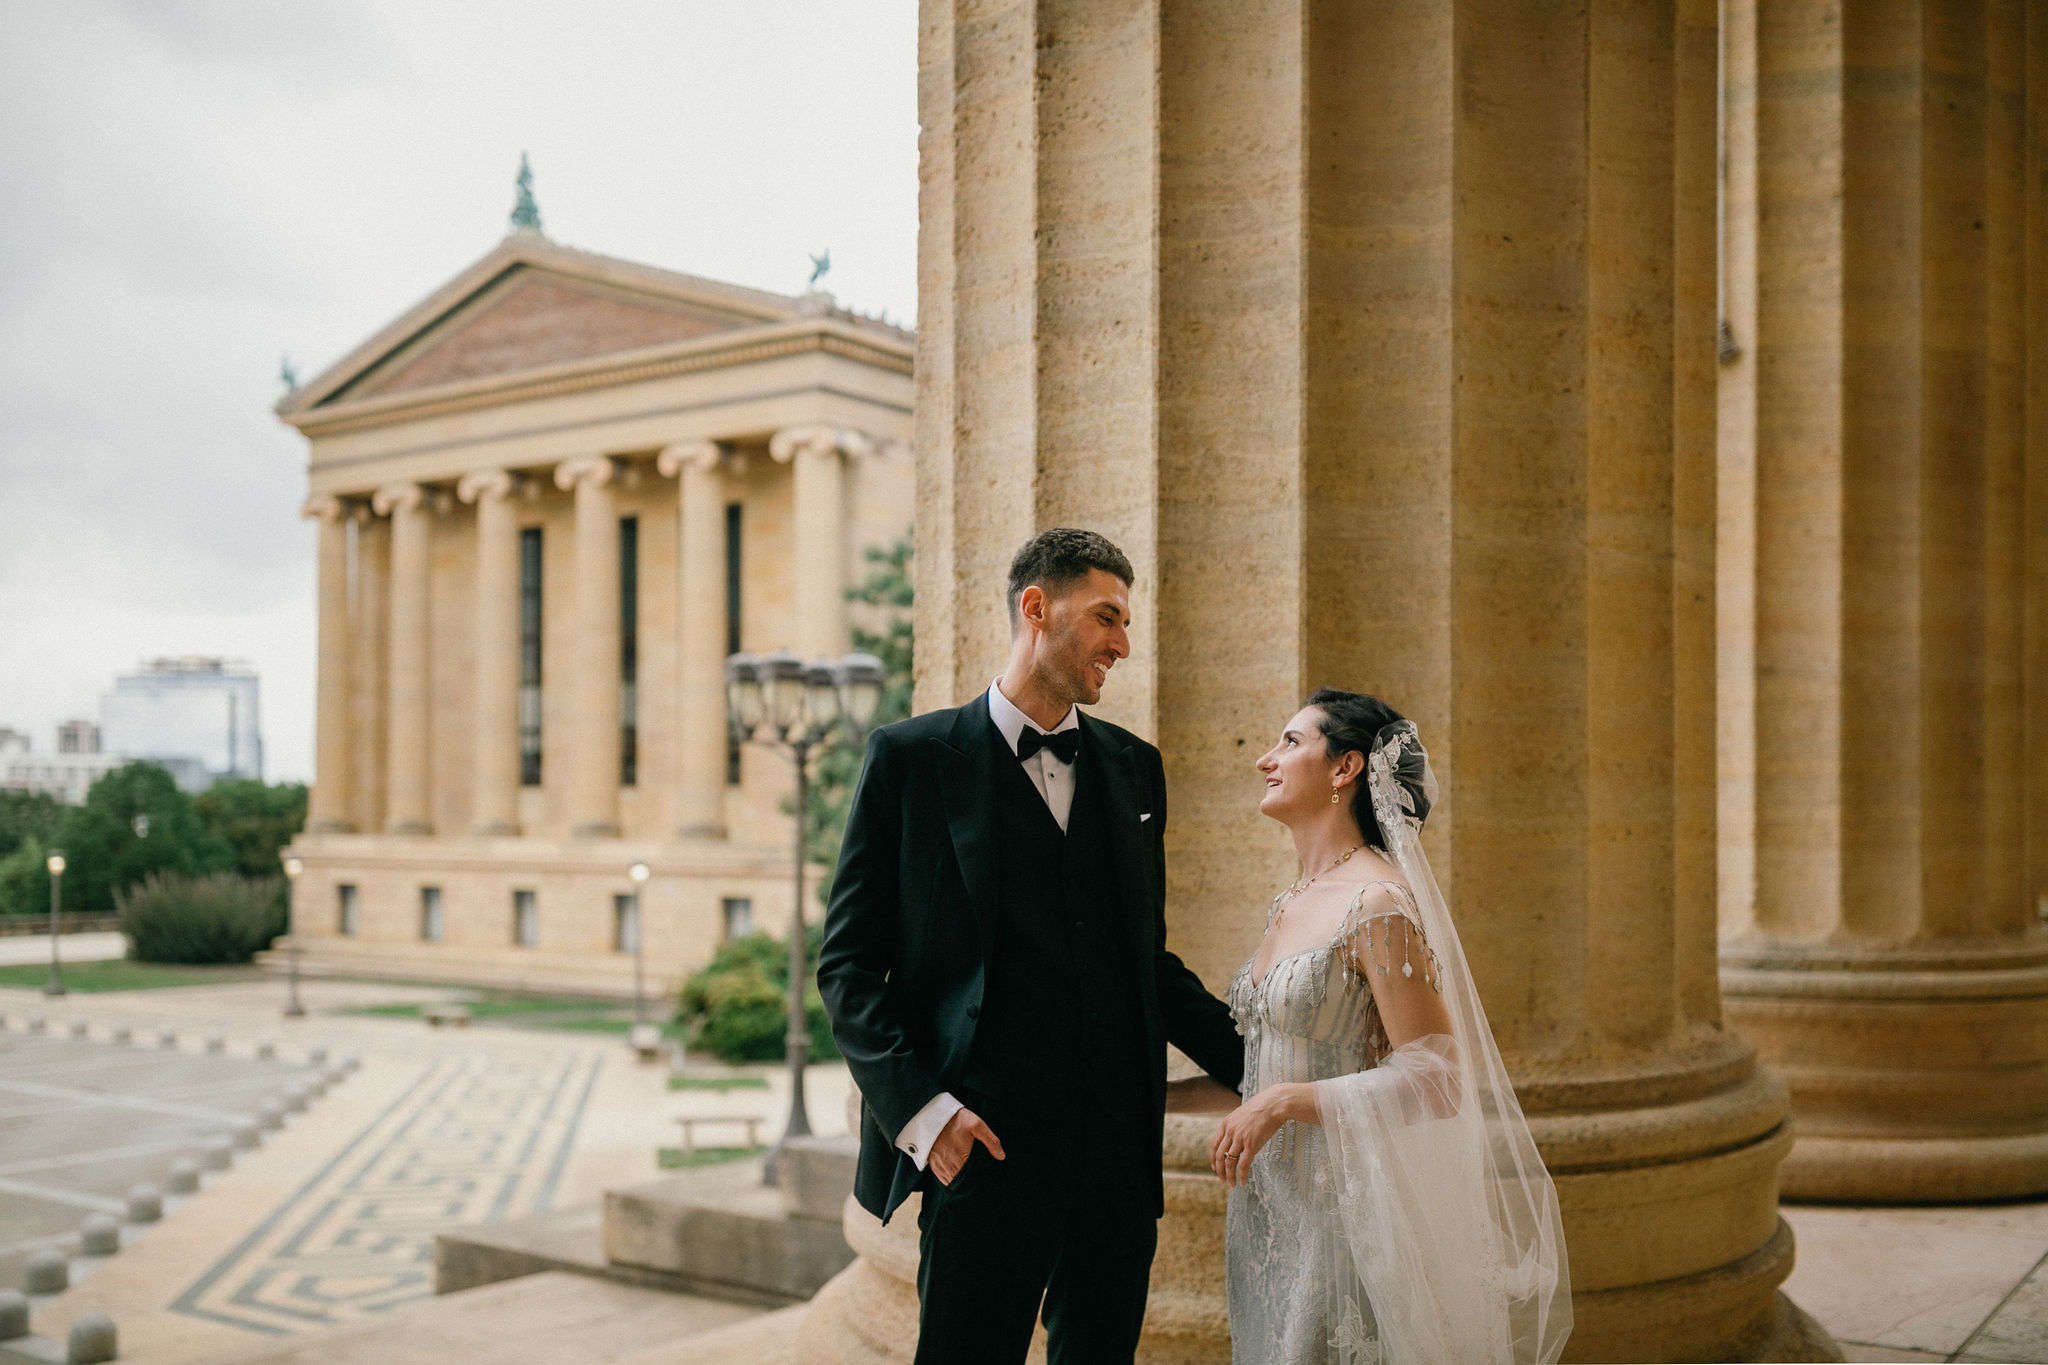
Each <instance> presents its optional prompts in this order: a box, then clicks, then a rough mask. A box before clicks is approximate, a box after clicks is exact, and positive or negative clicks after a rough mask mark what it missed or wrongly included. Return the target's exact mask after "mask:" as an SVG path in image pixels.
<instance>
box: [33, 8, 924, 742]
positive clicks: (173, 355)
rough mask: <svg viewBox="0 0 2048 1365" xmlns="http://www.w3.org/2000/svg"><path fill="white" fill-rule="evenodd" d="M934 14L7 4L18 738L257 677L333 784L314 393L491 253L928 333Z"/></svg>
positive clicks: (280, 736) (282, 720) (278, 734)
mask: <svg viewBox="0 0 2048 1365" xmlns="http://www.w3.org/2000/svg"><path fill="white" fill-rule="evenodd" d="M915 9H916V7H915V3H914V0H872V2H871V3H853V2H851V0H801V2H800V0H778V2H777V3H775V4H741V5H734V4H730V3H711V2H709V0H696V2H694V3H676V2H675V0H665V2H661V3H657V2H656V0H639V2H637V3H606V2H603V0H600V2H599V3H591V4H584V5H578V6H566V5H560V4H547V3H539V2H538V0H494V2H493V3H490V4H481V3H437V4H419V3H417V0H356V3H335V4H323V5H318V6H313V5H294V6H281V5H276V4H273V3H268V2H267V0H170V2H168V3H167V2H166V0H147V2H146V3H145V0H76V2H75V3H65V4H24V5H10V6H0V184H5V185H6V186H7V192H6V193H5V194H4V195H0V725H16V726H22V725H27V726H29V727H31V728H32V729H33V730H34V731H35V732H36V735H37V742H38V744H39V745H47V744H49V743H50V742H51V740H52V736H51V727H53V726H54V725H55V723H56V722H57V721H58V720H60V719H63V718H64V717H66V716H70V715H90V714H92V712H93V710H94V706H95V704H96V701H97V698H98V695H99V693H100V692H101V691H102V690H104V689H105V688H106V687H107V685H108V684H109V682H110V680H111V678H112V677H113V675H114V674H115V673H116V672H119V671H122V670H125V669H127V668H130V667H132V666H133V664H134V663H135V661H136V660H137V659H139V658H142V657H145V656H148V655H153V654H162V653H169V654H185V653H218V654H228V655H234V656H238V657H245V658H248V659H250V660H252V661H253V662H255V663H256V665H257V666H258V668H259V669H260V670H261V672H262V676H263V687H264V696H263V705H264V710H265V741H266V748H267V758H268V760H269V761H268V768H269V774H270V775H271V776H272V777H274V778H275V777H304V776H306V775H308V774H309V773H310V771H311V767H312V705H313V695H312V694H313V619H312V605H313V591H314V585H313V562H312V547H313V537H312V532H311V530H310V528H308V527H306V526H305V525H303V524H301V523H299V522H298V521H297V520H296V512H297V507H298V503H299V498H300V494H301V490H302V488H303V484H304V472H303V471H304V443H303V442H302V441H301V440H300V439H299V438H298V437H297V436H296V435H295V434H294V433H293V432H291V431H290V430H289V429H287V428H284V427H282V426H281V425H280V424H278V423H277V421H276V419H275V418H274V417H272V416H271V414H270V411H269V406H270V404H271V402H272V401H273V400H274V399H275V398H276V396H277V393H278V388H277V383H276V372H277V361H278V357H279V355H280V354H281V353H283V352H287V351H288V352H290V354H291V355H292V356H293V357H294V358H295V360H296V361H297V362H298V365H299V368H300V372H301V374H303V375H311V374H312V373H314V372H315V371H317V370H318V369H319V368H320V367H321V366H323V365H325V364H327V363H328V362H330V361H332V360H333V359H335V358H336V357H338V356H340V355H341V354H343V353H344V352H346V351H347V350H348V349H349V348H350V347H352V346H353V345H355V344H356V343H357V342H358V341H360V340H362V339H363V338H364V337H366V336H368V335H370V334H371V333H372V332H374V331H375V330H376V329H377V328H379V327H381V326H382V325H383V324H384V323H385V322H387V321H389V320H390V319H391V318H392V317H394V316H396V315H397V314H398V313H399V312H401V311H403V310H404V309H405V308H407V307H409V306H410V305H411V304H412V303H414V302H415V301H417V300H418V299H419V298H421V297H422V296H424V295H425V294H427V293H428V292H430V291H431V290H432V289H434V288H435V287H436V286H438V285H439V284H440V283H442V282H443V281H444V280H446V279H447V278H448V277H449V276H451V275H453V274H455V273H456V272H457V271H458V270H460V269H461V268H463V267H464V266H465V265H467V264H468V263H469V262H470V261H471V260H473V259H475V258H476V257H477V256H479V255H481V254H483V253H484V252H485V251H486V250H488V249H489V248H490V247H491V246H492V245H493V244H494V243H495V241H496V240H497V238H498V237H499V236H500V235H501V234H502V232H503V231H504V226H505V214H506V212H507V210H508V209H509V208H510V206H511V199H512V173H513V171H514V169H515V168H516V166H517V164H518V159H519V153H520V152H521V151H522V150H524V151H526V152H528V153H530V154H531V156H532V159H533V165H534V171H535V176H536V181H537V186H536V188H537V191H538V195H539V199H540V204H541V209H542V213H543V215H544V218H545V221H546V226H547V230H548V233H549V235H550V236H552V237H554V238H556V239H557V240H559V241H563V242H566V243H569V244H570V245H574V246H579V247H585V248H588V249H591V250H595V251H602V252H607V253H609V254H613V255H618V256H624V257H628V258H630V259H636V260H644V261H648V262H650V263H653V264H657V265H664V266H669V267H673V268H676V269H681V270H688V271H693V272H696V273H699V274H704V275H710V276H714V277H717V278H723V279H729V280H734V281H737V282H739V283H742V284H750V285H756V286H760V287H763V288H769V289H777V290H782V291H786V292H793V291H795V290H797V289H799V288H800V287H801V286H802V284H803V282H804V278H805V275H806V273H807V272H808V269H809V262H808V259H807V253H809V252H812V251H817V250H820V249H822V248H824V247H826V246H830V247H831V249H832V257H833V264H834V269H833V273H832V276H831V278H830V280H829V281H828V283H829V284H830V285H831V286H832V287H833V288H834V290H835V292H837V293H838V295H839V297H840V298H841V300H842V301H844V302H845V303H847V304H849V305H850V306H853V307H857V308H862V309H865V310H868V311H887V312H888V313H889V314H891V315H892V316H893V317H895V318H896V319H898V320H900V321H908V320H910V319H911V318H913V317H914V315H915V309H916V297H915V281H916V274H915V233H916V221H917V206H916V193H917V178H916V133H917V129H916V108H915V104H916V101H915V60H916V54H915V45H916V13H915Z"/></svg>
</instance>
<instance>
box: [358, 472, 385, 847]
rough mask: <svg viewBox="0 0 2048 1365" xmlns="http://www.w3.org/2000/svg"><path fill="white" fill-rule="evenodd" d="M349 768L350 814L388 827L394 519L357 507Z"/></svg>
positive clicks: (364, 825) (369, 825) (371, 826)
mask: <svg viewBox="0 0 2048 1365" xmlns="http://www.w3.org/2000/svg"><path fill="white" fill-rule="evenodd" d="M350 638H351V641H352V643H353V645H354V648H353V649H352V650H351V658H350V668H349V688H350V694H351V695H350V701H351V706H350V713H349V714H350V721H351V724H350V727H349V729H350V735H349V773H350V776H351V777H352V778H353V779H354V782H353V784H352V785H353V788H354V790H353V791H352V792H351V795H352V796H353V798H354V801H353V809H352V811H351V818H352V820H353V822H354V824H355V827H356V828H357V829H359V830H381V829H383V828H384V808H385V796H386V791H385V783H384V773H385V766H384V760H385V757H386V755H387V753H388V747H387V739H386V731H387V729H388V725H387V721H388V717H389V702H390V699H391V689H390V679H389V668H388V664H389V661H390V658H391V519H390V518H389V517H383V516H378V515H376V514H375V513H374V511H373V509H372V508H371V507H369V506H368V505H363V506H359V507H358V508H357V509H356V592H355V603H354V611H353V613H352V615H351V617H350Z"/></svg>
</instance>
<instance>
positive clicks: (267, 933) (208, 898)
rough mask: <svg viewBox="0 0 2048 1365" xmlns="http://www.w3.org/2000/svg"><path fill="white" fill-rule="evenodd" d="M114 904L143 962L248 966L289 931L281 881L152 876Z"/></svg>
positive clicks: (221, 875) (133, 952) (131, 951)
mask: <svg viewBox="0 0 2048 1365" xmlns="http://www.w3.org/2000/svg"><path fill="white" fill-rule="evenodd" d="M114 901H115V904H116V905H117V906H118V907H119V909H120V911H121V931H122V932H123V933H125V934H127V935H128V955H129V956H130V957H132V958H134V959H135V960H136V961H138V962H247V961H248V960H249V959H250V958H251V957H253V956H255V954H256V953H257V952H259V951H261V950H262V949H264V948H267V947H269V946H270V943H271V940H273V939H275V938H276V937H277V936H278V935H280V934H282V933H283V932H284V930H285V898H284V883H283V879H282V878H278V877H264V878H258V877H239V876H236V875H235V874H234V873H232V872H209V873H205V874H203V875H201V876H197V877H194V876H188V875H186V874H184V873H179V872H151V873H149V874H148V875H147V876H145V877H144V878H143V879H142V880H141V881H140V882H138V883H136V884H135V885H133V886H130V887H129V888H128V889H127V890H126V891H123V892H120V893H118V894H117V895H116V896H115V897H114Z"/></svg>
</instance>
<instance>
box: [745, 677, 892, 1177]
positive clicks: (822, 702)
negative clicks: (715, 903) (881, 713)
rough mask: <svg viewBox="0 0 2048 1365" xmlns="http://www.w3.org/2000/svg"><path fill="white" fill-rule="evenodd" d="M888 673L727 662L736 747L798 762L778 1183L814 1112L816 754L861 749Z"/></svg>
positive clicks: (769, 1171)
mask: <svg viewBox="0 0 2048 1365" xmlns="http://www.w3.org/2000/svg"><path fill="white" fill-rule="evenodd" d="M886 677H887V674H886V673H885V672H884V670H883V668H882V661H881V660H880V659H877V658H876V657H875V656H874V655H872V654H848V655H846V656H845V657H844V658H841V659H827V660H814V661H813V662H811V663H809V664H806V663H804V661H803V660H802V659H799V658H798V657H797V656H796V655H794V654H791V653H789V652H788V651H786V650H785V651H783V652H781V653H777V654H769V655H766V656H759V655H753V654H735V655H733V656H732V657H730V658H728V659H727V660H726V661H725V700H726V718H727V721H728V723H729V724H730V725H731V727H732V738H733V742H734V743H736V744H744V743H748V742H749V741H752V742H757V743H763V744H773V745H776V746H777V747H779V748H784V749H787V750H788V751H789V753H790V756H791V757H792V758H793V759H794V760H795V762H796V858H795V882H796V902H795V910H794V911H793V912H792V913H791V915H790V922H789V1034H788V1041H787V1043H786V1048H787V1051H788V1060H789V1121H788V1123H787V1124H786V1125H785V1126H784V1128H783V1132H782V1138H781V1140H780V1141H778V1142H777V1143H776V1144H775V1149H774V1150H773V1151H771V1152H770V1153H769V1154H768V1160H767V1162H766V1163H765V1165H764V1168H763V1172H762V1175H763V1179H764V1180H765V1181H766V1182H767V1183H768V1184H770V1185H773V1184H774V1183H775V1182H776V1165H777V1159H778V1158H779V1157H780V1156H781V1154H782V1149H783V1147H784V1146H785V1145H786V1144H787V1143H788V1142H789V1140H790V1139H791V1138H794V1137H805V1136H808V1135H809V1133H810V1131H811V1121H810V1115H809V1114H808V1113H807V1112H806V1110H805V1108H804V1066H805V1064H806V1063H807V1062H808V1061H809V1060H810V1054H811V1033H810V1029H809V1027H808V1021H807V1020H806V1018H805V1010H804V985H805V981H806V978H807V976H808V973H807V972H806V971H805V966H806V962H805V953H804V835H805V832H806V829H807V818H806V817H807V815H808V808H809V805H810V797H811V775H810V758H811V751H812V750H813V749H814V748H818V747H820V746H822V745H824V744H826V743H828V742H830V741H831V739H832V738H833V736H834V733H835V732H837V733H838V734H840V735H841V736H843V737H844V739H845V740H846V742H848V743H853V744H858V743H860V742H861V741H862V740H863V739H865V738H866V736H867V732H868V728H869V727H870V726H871V725H873V724H874V720H875V713H876V712H877V711H878V710H880V709H881V705H882V684H883V682H884V681H885V680H886Z"/></svg>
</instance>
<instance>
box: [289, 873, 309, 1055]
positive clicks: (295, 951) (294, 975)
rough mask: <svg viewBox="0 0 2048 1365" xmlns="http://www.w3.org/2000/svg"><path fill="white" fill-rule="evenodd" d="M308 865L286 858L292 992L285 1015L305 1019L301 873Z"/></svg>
mask: <svg viewBox="0 0 2048 1365" xmlns="http://www.w3.org/2000/svg"><path fill="white" fill-rule="evenodd" d="M305 870H306V865H305V864H304V863H302V862H300V861H299V860H298V859H297V858H295V857H293V856H291V855H290V854H286V855H285V859H284V882H285V889H284V932H285V950H284V951H285V963H286V976H287V979H288V980H289V981H290V983H291V985H290V987H289V990H290V994H289V996H288V997H287V999H286V1001H285V1006H284V1017H285V1018H287V1019H303V1018H305V1017H306V1007H305V1006H304V1005H301V1004H300V1003H299V898H298V884H299V874H300V873H301V872H304V871H305Z"/></svg>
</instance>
